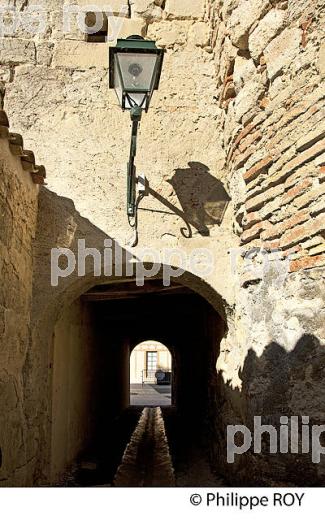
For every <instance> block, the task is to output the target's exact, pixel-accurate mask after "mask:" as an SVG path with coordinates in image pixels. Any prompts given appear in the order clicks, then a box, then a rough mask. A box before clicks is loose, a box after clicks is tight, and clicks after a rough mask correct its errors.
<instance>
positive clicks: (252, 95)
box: [235, 80, 264, 122]
mask: <svg viewBox="0 0 325 520" xmlns="http://www.w3.org/2000/svg"><path fill="white" fill-rule="evenodd" d="M263 92H264V87H263V85H262V84H261V83H259V82H257V81H254V80H252V81H248V82H247V83H246V84H245V86H244V87H243V89H242V90H241V91H240V92H239V94H238V96H237V97H236V99H235V116H236V121H238V122H240V121H241V119H242V117H243V115H244V114H247V112H249V111H250V110H251V109H252V108H254V107H255V106H256V105H257V101H258V99H259V98H260V96H261V95H262V94H263Z"/></svg>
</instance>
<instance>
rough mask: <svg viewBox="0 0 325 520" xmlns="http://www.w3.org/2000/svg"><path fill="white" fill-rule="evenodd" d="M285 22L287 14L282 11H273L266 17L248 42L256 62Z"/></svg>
mask: <svg viewBox="0 0 325 520" xmlns="http://www.w3.org/2000/svg"><path fill="white" fill-rule="evenodd" d="M285 22H286V13H285V11H282V10H280V9H272V10H271V11H269V12H268V13H267V15H266V16H264V18H263V19H262V20H261V21H260V23H259V24H258V26H257V27H256V28H255V29H254V31H253V32H252V34H251V35H250V36H249V40H248V46H249V51H250V53H251V56H252V57H253V58H254V60H258V58H259V57H260V56H261V54H263V52H264V49H265V47H266V46H267V45H268V44H269V43H270V41H271V40H273V38H274V37H275V36H276V35H277V34H278V32H279V31H280V30H281V29H282V28H283V27H284V25H285Z"/></svg>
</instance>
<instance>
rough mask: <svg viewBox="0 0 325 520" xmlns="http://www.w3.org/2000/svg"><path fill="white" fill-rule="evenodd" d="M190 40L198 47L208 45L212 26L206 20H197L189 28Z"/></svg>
mask: <svg viewBox="0 0 325 520" xmlns="http://www.w3.org/2000/svg"><path fill="white" fill-rule="evenodd" d="M188 37H189V41H190V42H191V43H194V44H195V45H196V46H197V47H207V46H208V45H209V41H210V28H209V26H208V24H206V23H205V22H196V23H195V24H193V25H191V27H190V30H189V35H188Z"/></svg>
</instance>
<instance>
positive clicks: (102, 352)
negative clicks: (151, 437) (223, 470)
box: [51, 280, 225, 486]
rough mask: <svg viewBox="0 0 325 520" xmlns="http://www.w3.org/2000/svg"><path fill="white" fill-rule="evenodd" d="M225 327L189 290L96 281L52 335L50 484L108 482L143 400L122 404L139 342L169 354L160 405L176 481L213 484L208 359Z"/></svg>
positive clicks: (212, 378) (212, 382)
mask: <svg viewBox="0 0 325 520" xmlns="http://www.w3.org/2000/svg"><path fill="white" fill-rule="evenodd" d="M224 333H225V323H224V321H223V320H222V319H221V317H220V316H219V314H218V313H217V312H216V311H215V310H214V309H213V308H212V306H211V305H210V304H209V303H208V302H207V301H206V300H205V299H204V298H202V297H201V296H199V295H198V294H197V293H195V292H193V291H191V290H190V289H187V288H185V287H184V286H181V285H176V284H175V285H172V286H171V287H169V288H168V289H166V288H164V287H163V286H162V282H161V281H160V280H151V281H147V282H146V284H145V286H144V287H137V286H136V284H135V282H130V281H125V280H124V281H123V282H120V283H114V284H113V285H112V284H111V285H109V286H96V287H94V288H93V289H91V290H90V291H88V292H87V293H85V294H84V295H83V296H82V297H81V298H80V299H79V300H78V301H76V302H74V304H73V305H72V306H71V308H69V309H65V311H64V312H63V313H62V317H61V318H60V320H59V322H58V323H57V325H56V327H55V332H54V372H53V407H52V448H51V468H52V469H51V472H52V477H51V478H52V480H53V482H57V483H60V485H62V484H63V485H87V486H88V485H111V484H112V481H113V478H114V475H115V473H116V470H117V467H118V465H119V464H120V461H121V459H122V456H123V452H124V450H125V447H126V445H127V443H128V442H129V440H130V436H131V434H132V432H133V430H134V428H135V426H136V424H137V421H138V419H139V417H140V415H141V412H142V410H143V406H130V353H131V352H132V350H133V349H134V348H135V347H136V346H137V345H139V344H140V343H141V342H143V341H145V340H147V339H148V338H151V339H153V340H154V341H157V342H160V343H162V344H163V345H165V346H166V347H167V348H168V349H169V351H170V353H171V356H172V364H173V371H172V388H173V392H172V406H170V407H166V408H163V409H162V410H163V417H164V421H165V428H166V434H167V439H168V443H169V449H170V453H171V457H172V461H173V465H174V468H175V473H176V477H177V478H176V482H177V485H185V486H186V485H215V484H216V481H215V480H214V478H215V477H214V475H213V472H211V470H210V466H209V451H210V448H211V446H210V445H211V443H212V442H213V435H214V427H215V421H216V413H217V403H216V369H215V367H216V360H217V357H218V352H219V345H220V341H221V339H222V337H223V335H224Z"/></svg>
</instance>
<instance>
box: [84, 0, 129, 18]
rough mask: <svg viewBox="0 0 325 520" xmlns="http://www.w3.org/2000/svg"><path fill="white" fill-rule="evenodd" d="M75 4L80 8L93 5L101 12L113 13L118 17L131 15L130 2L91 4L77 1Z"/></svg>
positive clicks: (114, 0)
mask: <svg viewBox="0 0 325 520" xmlns="http://www.w3.org/2000/svg"><path fill="white" fill-rule="evenodd" d="M74 3H76V4H77V5H79V6H80V7H85V6H88V5H93V6H96V7H98V10H99V11H102V12H108V13H113V14H114V15H116V16H128V15H129V4H128V0H95V1H94V2H90V1H89V0H77V2H74Z"/></svg>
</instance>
